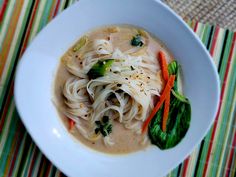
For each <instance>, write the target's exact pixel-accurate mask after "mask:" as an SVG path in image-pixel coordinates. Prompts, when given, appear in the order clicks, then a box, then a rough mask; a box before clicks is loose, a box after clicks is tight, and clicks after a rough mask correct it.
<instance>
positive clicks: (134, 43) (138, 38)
mask: <svg viewBox="0 0 236 177" xmlns="http://www.w3.org/2000/svg"><path fill="white" fill-rule="evenodd" d="M131 45H132V46H139V47H142V46H143V41H142V38H141V35H140V34H137V35H136V36H134V37H133V39H132V40H131Z"/></svg>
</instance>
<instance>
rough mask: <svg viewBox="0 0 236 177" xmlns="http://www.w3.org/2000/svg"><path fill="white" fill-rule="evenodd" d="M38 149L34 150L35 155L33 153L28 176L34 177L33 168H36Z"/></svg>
mask: <svg viewBox="0 0 236 177" xmlns="http://www.w3.org/2000/svg"><path fill="white" fill-rule="evenodd" d="M37 152H38V151H37V148H35V150H34V153H33V159H32V161H31V162H30V167H29V173H28V176H29V177H30V176H32V172H33V168H34V162H35V160H36V154H37Z"/></svg>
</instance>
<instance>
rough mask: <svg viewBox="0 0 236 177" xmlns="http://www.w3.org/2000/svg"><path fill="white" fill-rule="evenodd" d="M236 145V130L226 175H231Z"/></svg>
mask: <svg viewBox="0 0 236 177" xmlns="http://www.w3.org/2000/svg"><path fill="white" fill-rule="evenodd" d="M235 147H236V132H234V140H233V143H232V147H231V150H230V155H229V161H228V165H227V169H228V170H227V172H226V174H225V176H226V177H228V176H229V172H230V170H229V169H230V167H231V165H232V160H233V155H234V151H235Z"/></svg>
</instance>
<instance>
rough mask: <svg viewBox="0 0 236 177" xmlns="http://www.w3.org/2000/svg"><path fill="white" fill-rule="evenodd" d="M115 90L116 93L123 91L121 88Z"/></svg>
mask: <svg viewBox="0 0 236 177" xmlns="http://www.w3.org/2000/svg"><path fill="white" fill-rule="evenodd" d="M115 92H116V93H122V92H123V90H121V89H118V90H116V91H115Z"/></svg>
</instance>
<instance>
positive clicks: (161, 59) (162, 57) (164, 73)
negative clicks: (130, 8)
mask: <svg viewBox="0 0 236 177" xmlns="http://www.w3.org/2000/svg"><path fill="white" fill-rule="evenodd" d="M158 59H159V62H160V65H161V70H162V77H163V78H164V80H165V81H166V82H167V81H168V78H169V73H168V64H167V60H166V56H165V54H164V52H162V51H159V52H158Z"/></svg>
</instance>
